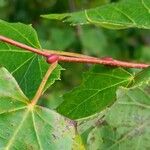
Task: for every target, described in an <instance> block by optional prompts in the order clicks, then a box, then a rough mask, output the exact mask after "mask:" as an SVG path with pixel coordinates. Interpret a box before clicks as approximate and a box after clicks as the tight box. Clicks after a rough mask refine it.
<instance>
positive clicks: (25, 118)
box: [0, 68, 75, 150]
mask: <svg viewBox="0 0 150 150" xmlns="http://www.w3.org/2000/svg"><path fill="white" fill-rule="evenodd" d="M73 138H75V129H74V123H73V121H71V120H69V119H67V118H64V117H63V116H61V115H59V114H58V113H56V112H54V111H52V110H50V109H47V108H45V107H41V106H38V105H35V106H32V105H31V104H30V101H29V99H27V98H26V96H25V95H24V94H23V92H22V91H21V90H20V88H19V86H18V84H17V83H16V81H15V79H14V78H13V77H12V75H11V74H10V73H9V72H8V71H7V70H6V69H5V68H0V149H12V150H14V149H22V150H27V149H34V150H50V149H51V150H53V149H54V150H56V149H66V150H71V149H72V147H73V143H74V141H73Z"/></svg>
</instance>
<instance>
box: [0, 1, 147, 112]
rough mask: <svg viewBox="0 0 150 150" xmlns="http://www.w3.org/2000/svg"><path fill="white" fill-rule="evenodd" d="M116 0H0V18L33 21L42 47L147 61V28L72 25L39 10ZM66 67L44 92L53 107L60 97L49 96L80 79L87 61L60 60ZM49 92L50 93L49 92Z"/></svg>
mask: <svg viewBox="0 0 150 150" xmlns="http://www.w3.org/2000/svg"><path fill="white" fill-rule="evenodd" d="M116 1H119V0H64V1H62V0H0V18H1V19H3V20H6V21H9V22H23V23H26V24H32V25H33V27H34V28H35V29H36V30H37V32H38V35H39V39H40V41H41V44H42V47H43V48H46V49H56V50H65V51H72V52H78V53H83V54H87V55H93V56H97V57H104V56H109V57H110V56H112V57H113V58H117V59H121V60H130V61H131V60H132V61H142V62H149V61H150V31H149V30H137V29H126V30H106V29H103V28H97V27H95V26H76V27H71V26H69V25H68V24H63V23H61V22H57V21H49V20H44V19H42V18H40V15H41V14H48V13H49V14H50V13H64V12H73V11H78V10H82V9H86V8H91V7H96V6H100V5H104V4H106V3H111V2H116ZM62 66H63V67H64V68H66V71H63V73H62V81H61V82H60V81H59V82H57V83H56V84H55V85H54V86H53V87H52V88H51V89H50V90H49V91H48V92H47V94H46V95H44V99H45V103H43V102H42V105H47V106H48V107H50V108H53V109H55V108H56V106H57V102H58V104H59V103H60V102H61V101H62V100H61V98H57V100H56V103H55V102H53V101H52V102H48V100H49V99H55V97H58V96H61V95H62V94H63V93H64V92H66V91H67V90H70V89H72V88H73V87H74V86H76V85H78V84H79V83H80V82H81V78H82V76H81V73H82V72H83V71H86V70H87V69H88V68H89V66H90V65H82V64H78V65H77V64H62ZM62 89H63V90H62ZM49 93H51V95H50V94H49Z"/></svg>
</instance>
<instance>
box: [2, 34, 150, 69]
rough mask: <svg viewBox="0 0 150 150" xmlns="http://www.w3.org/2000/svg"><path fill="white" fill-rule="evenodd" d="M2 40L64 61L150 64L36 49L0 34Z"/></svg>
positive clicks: (104, 63) (137, 65) (128, 65)
mask: <svg viewBox="0 0 150 150" xmlns="http://www.w3.org/2000/svg"><path fill="white" fill-rule="evenodd" d="M0 41H3V42H6V43H8V44H11V45H13V46H17V47H20V48H22V49H25V50H27V51H30V52H33V53H36V54H38V55H41V56H44V57H46V58H47V59H48V58H49V56H50V55H51V54H56V55H58V61H62V62H76V63H91V64H103V65H110V66H119V67H126V68H146V67H149V66H150V65H149V64H143V63H131V62H125V61H119V60H114V59H104V58H101V59H100V58H96V57H91V56H86V55H82V54H76V53H69V52H59V51H54V50H44V51H42V50H40V49H36V48H33V47H30V46H27V45H25V44H23V43H20V42H17V41H14V40H12V39H10V38H7V37H4V36H2V35H0Z"/></svg>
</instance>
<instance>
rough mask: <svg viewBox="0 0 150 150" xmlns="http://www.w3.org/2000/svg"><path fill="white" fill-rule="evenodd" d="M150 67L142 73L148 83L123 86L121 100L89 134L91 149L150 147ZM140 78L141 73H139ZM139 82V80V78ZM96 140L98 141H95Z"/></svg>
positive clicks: (120, 90)
mask: <svg viewBox="0 0 150 150" xmlns="http://www.w3.org/2000/svg"><path fill="white" fill-rule="evenodd" d="M148 70H149V72H150V68H147V69H146V71H145V72H144V71H142V72H141V78H142V77H143V75H144V74H145V75H144V76H145V77H146V75H147V80H146V78H145V79H144V80H145V81H147V82H141V84H137V82H135V86H133V87H131V88H128V89H127V88H123V87H122V88H120V89H119V90H118V91H117V101H116V102H115V103H114V105H113V106H112V107H110V110H109V111H108V112H107V113H106V114H105V119H104V120H105V122H106V123H105V124H104V125H101V126H97V127H96V128H95V129H93V130H92V131H91V133H90V134H89V136H88V141H87V143H88V147H89V149H93V147H94V148H95V149H96V148H97V149H102V150H103V149H104V150H105V149H112V150H117V149H122V150H123V149H129V150H134V149H139V150H140V149H143V150H146V149H150V144H149V141H150V137H149V135H150V82H148V81H149V77H148V74H149V72H148ZM139 77H140V75H139ZM138 81H139V79H138ZM92 139H94V140H92Z"/></svg>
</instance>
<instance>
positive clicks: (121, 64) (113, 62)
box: [59, 56, 150, 68]
mask: <svg viewBox="0 0 150 150" xmlns="http://www.w3.org/2000/svg"><path fill="white" fill-rule="evenodd" d="M59 61H62V62H76V63H90V64H103V65H109V66H116V67H124V68H146V67H149V66H150V65H148V64H142V63H131V62H124V61H119V60H114V59H111V60H107V59H105V58H103V59H88V58H75V57H65V56H59Z"/></svg>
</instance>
